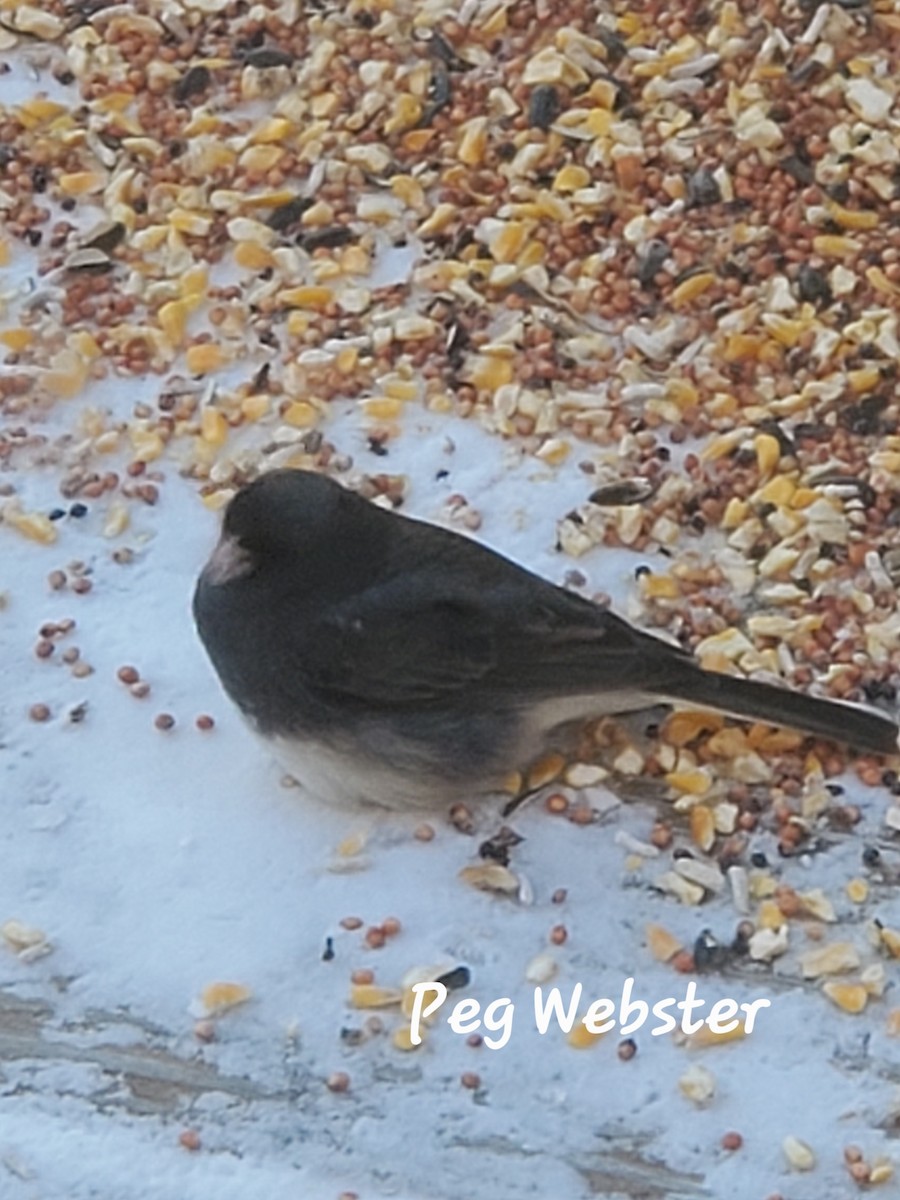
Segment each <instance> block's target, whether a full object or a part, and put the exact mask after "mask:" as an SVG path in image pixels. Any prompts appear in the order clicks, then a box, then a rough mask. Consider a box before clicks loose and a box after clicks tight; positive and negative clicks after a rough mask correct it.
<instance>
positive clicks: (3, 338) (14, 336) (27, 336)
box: [0, 328, 34, 354]
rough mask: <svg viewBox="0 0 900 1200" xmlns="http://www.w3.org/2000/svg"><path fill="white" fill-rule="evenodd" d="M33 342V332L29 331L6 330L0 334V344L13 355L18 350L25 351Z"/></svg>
mask: <svg viewBox="0 0 900 1200" xmlns="http://www.w3.org/2000/svg"><path fill="white" fill-rule="evenodd" d="M33 341H34V332H33V331H32V330H31V329H22V328H19V329H6V330H4V331H3V333H0V342H2V343H3V345H4V346H5V347H6V348H7V350H12V351H13V353H14V354H18V353H19V351H20V350H25V349H26V348H27V347H28V346H30V345H31V343H32V342H33Z"/></svg>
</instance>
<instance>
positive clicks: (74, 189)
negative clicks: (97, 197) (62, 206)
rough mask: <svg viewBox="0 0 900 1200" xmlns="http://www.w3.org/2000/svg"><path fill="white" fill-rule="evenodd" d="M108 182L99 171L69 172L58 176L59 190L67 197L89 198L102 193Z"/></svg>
mask: <svg viewBox="0 0 900 1200" xmlns="http://www.w3.org/2000/svg"><path fill="white" fill-rule="evenodd" d="M108 182H109V180H108V178H107V176H106V175H105V174H103V173H102V172H101V171H71V172H66V173H65V174H63V175H60V177H59V188H60V191H62V192H65V194H66V195H67V196H90V195H93V194H95V193H96V192H102V191H103V189H104V188H105V187H106V185H107V183H108Z"/></svg>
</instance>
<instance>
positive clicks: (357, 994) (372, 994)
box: [349, 983, 403, 1008]
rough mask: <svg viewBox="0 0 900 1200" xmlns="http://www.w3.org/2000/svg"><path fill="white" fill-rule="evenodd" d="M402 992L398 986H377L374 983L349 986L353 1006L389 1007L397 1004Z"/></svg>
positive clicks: (401, 997) (400, 999)
mask: <svg viewBox="0 0 900 1200" xmlns="http://www.w3.org/2000/svg"><path fill="white" fill-rule="evenodd" d="M402 999H403V993H402V992H401V991H400V990H399V989H398V988H385V987H379V986H378V985H377V984H374V983H355V984H353V985H352V986H351V988H350V1001H349V1003H350V1005H351V1007H353V1008H391V1007H393V1005H395V1004H399V1003H400V1002H401V1001H402Z"/></svg>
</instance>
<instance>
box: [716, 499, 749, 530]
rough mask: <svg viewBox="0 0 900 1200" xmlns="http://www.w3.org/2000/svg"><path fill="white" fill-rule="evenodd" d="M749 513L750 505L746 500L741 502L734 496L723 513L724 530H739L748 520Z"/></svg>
mask: <svg viewBox="0 0 900 1200" xmlns="http://www.w3.org/2000/svg"><path fill="white" fill-rule="evenodd" d="M749 512H750V505H749V504H748V503H747V501H746V500H739V499H738V498H737V496H732V497H731V499H730V500H729V501H728V504H727V505H726V506H725V511H724V513H722V528H723V529H738V528H739V527H740V526H741V525H743V523H744V521H745V520H746V519H747V516H748V514H749Z"/></svg>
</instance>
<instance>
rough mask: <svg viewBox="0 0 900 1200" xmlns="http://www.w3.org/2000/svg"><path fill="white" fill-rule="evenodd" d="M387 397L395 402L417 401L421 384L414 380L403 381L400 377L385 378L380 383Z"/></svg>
mask: <svg viewBox="0 0 900 1200" xmlns="http://www.w3.org/2000/svg"><path fill="white" fill-rule="evenodd" d="M378 382H379V383H380V384H381V390H382V391H383V392H384V394H385V395H386V396H391V397H392V398H393V399H394V400H415V399H416V397H417V396H418V394H419V384H418V383H417V382H416V380H414V379H401V378H399V377H398V376H393V377H387V376H386V377H385V378H383V379H380V380H379V381H378Z"/></svg>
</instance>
